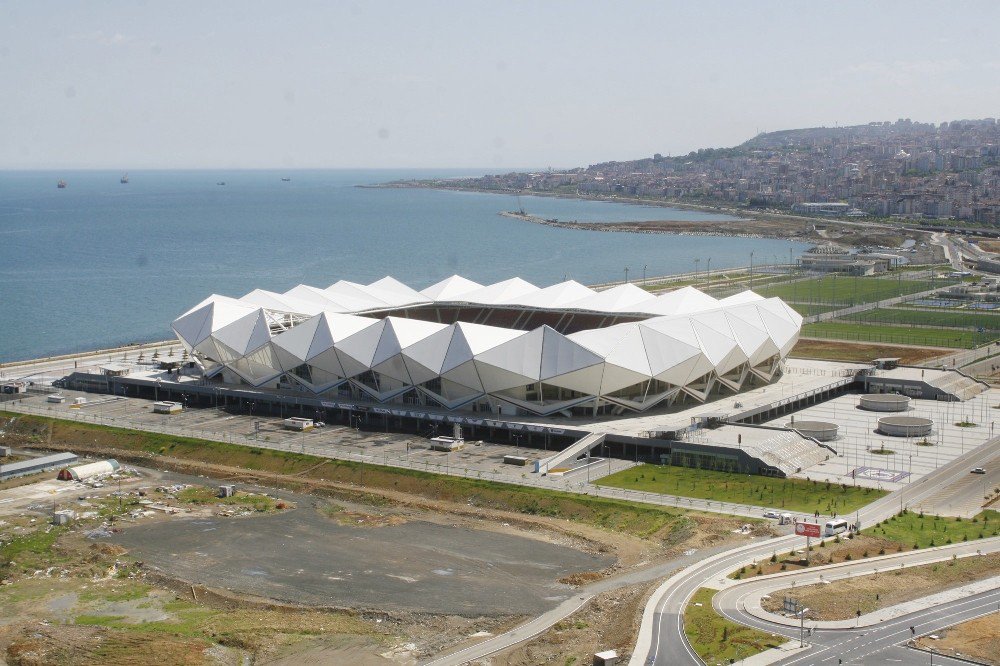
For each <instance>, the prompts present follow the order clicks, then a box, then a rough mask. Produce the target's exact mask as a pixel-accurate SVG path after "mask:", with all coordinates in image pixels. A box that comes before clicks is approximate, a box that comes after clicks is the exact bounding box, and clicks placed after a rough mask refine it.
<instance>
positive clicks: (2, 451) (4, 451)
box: [0, 446, 10, 458]
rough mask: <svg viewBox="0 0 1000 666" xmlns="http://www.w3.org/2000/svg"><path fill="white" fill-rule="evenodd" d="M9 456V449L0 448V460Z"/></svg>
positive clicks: (6, 447) (5, 447)
mask: <svg viewBox="0 0 1000 666" xmlns="http://www.w3.org/2000/svg"><path fill="white" fill-rule="evenodd" d="M9 455H10V447H9V446H0V458H6V457H7V456H9Z"/></svg>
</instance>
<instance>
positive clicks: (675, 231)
mask: <svg viewBox="0 0 1000 666" xmlns="http://www.w3.org/2000/svg"><path fill="white" fill-rule="evenodd" d="M497 215H499V216H501V217H507V218H511V219H514V220H521V221H522V222H531V223H533V224H540V225H542V226H547V227H557V228H560V229H577V230H583V231H604V232H607V233H627V234H670V235H674V236H723V237H727V238H772V239H778V240H788V241H800V242H803V241H802V239H800V238H794V237H789V236H785V235H782V234H761V233H754V232H749V233H739V232H734V231H731V230H722V229H716V230H711V229H704V228H695V227H699V226H701V227H703V226H704V225H706V224H708V225H710V224H718V222H712V221H709V220H705V221H703V222H691V221H689V220H683V221H681V220H657V221H652V222H566V221H562V220H557V219H545V218H543V217H540V216H538V215H528V214H521V213H515V212H513V211H502V212H500V213H497Z"/></svg>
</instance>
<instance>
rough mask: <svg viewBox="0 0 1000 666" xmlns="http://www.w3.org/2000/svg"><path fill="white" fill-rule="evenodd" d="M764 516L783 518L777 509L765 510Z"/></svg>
mask: <svg viewBox="0 0 1000 666" xmlns="http://www.w3.org/2000/svg"><path fill="white" fill-rule="evenodd" d="M764 517H765V518H781V514H780V513H778V512H777V511H765V512H764Z"/></svg>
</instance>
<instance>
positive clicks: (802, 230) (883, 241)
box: [355, 180, 930, 248]
mask: <svg viewBox="0 0 1000 666" xmlns="http://www.w3.org/2000/svg"><path fill="white" fill-rule="evenodd" d="M355 187H361V188H369V189H424V190H441V191H448V192H475V193H479V194H502V195H507V196H511V197H516V196H532V197H553V198H556V199H575V200H578V201H600V202H605V203H620V204H629V205H635V206H648V207H650V208H672V209H679V210H691V211H697V212H702V213H715V214H718V215H725V216H728V217H735V218H737V219H729V220H701V221H691V220H676V219H674V220H672V219H669V218H667V219H663V220H654V221H649V222H616V223H613V224H612V223H601V222H588V223H579V222H563V221H560V220H554V221H553V220H546V219H544V218H541V217H539V216H533V215H530V214H525V215H524V216H523V217H522V216H521V215H520V214H519V213H516V212H512V211H508V212H507V213H508V214H507V215H506V216H507V217H511V218H515V219H520V220H521V221H524V222H532V223H536V224H546V225H549V226H556V227H561V228H567V229H587V230H590V231H603V232H611V233H615V232H617V233H646V234H674V235H686V236H716V237H725V238H755V239H772V240H785V241H798V242H802V243H812V244H816V245H820V244H827V245H837V246H841V247H847V248H850V247H865V246H875V247H886V248H894V247H898V246H899V245H900V244H901V243H902V242H903V241H904V240H906V239H913V240H926V239H927V238H929V237H930V232H929V231H925V230H920V229H912V228H907V227H899V226H893V225H886V224H880V223H876V222H857V221H849V220H841V219H837V218H832V217H831V218H816V217H808V216H803V215H793V214H791V213H782V212H770V211H761V210H747V209H736V208H732V207H727V206H723V205H714V204H713V205H709V204H694V203H688V202H678V201H674V200H669V199H655V200H649V199H642V198H636V197H622V196H617V195H602V194H580V193H572V194H570V193H565V192H538V191H524V190H515V189H496V190H494V189H484V188H480V187H470V186H465V185H456V184H453V183H452V182H449V181H446V180H440V181H437V180H431V181H427V180H424V181H394V182H389V183H373V184H370V185H356V186H355ZM498 214H500V215H504V213H498Z"/></svg>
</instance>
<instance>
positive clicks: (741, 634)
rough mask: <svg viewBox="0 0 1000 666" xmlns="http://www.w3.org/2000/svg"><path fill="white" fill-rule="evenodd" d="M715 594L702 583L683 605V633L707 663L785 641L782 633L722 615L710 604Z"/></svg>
mask: <svg viewBox="0 0 1000 666" xmlns="http://www.w3.org/2000/svg"><path fill="white" fill-rule="evenodd" d="M714 596H715V590H710V589H708V588H706V587H703V588H701V589H700V590H698V591H697V592H695V593H694V596H693V597H691V601H690V602H689V603H688V605H687V608H685V609H684V634H685V635H686V636H687V639H688V641H690V643H691V647H693V648H694V650H695V652H697V653H698V656H700V657H701V658H702V659H703V660H704V662H705V663H706V664H719V663H722V664H728V663H731V661H730V660H734V661H739V660H741V659H746V658H747V657H749V656H751V655H755V654H757V653H759V652H763V651H764V650H768V649H770V648H773V647H777V646H779V645H781V644H782V643H784V642H785V640H786V639H785V638H783V637H782V636H779V635H776V634H772V633H770V632H767V631H761V630H759V629H752V628H750V627H744V626H743V625H742V624H736V623H735V622H730V621H729V620H727V619H725V618H723V617H722V616H721V615H719V614H718V613H716V612H715V609H713V608H712V597H714Z"/></svg>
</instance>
